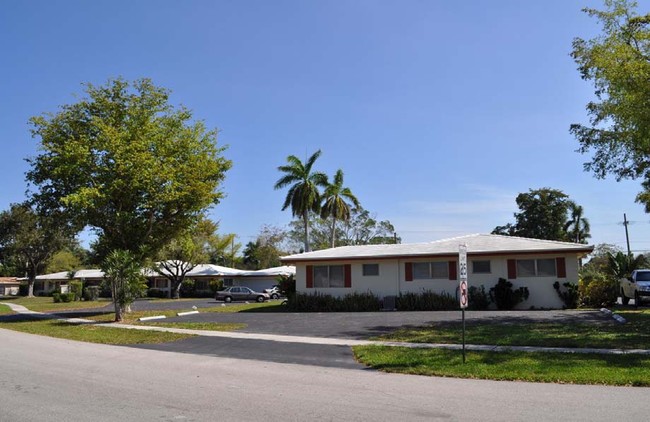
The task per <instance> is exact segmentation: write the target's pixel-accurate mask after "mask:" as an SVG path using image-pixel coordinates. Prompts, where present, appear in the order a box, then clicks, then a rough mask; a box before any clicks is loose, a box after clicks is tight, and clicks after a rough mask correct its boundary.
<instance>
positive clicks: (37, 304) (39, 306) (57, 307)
mask: <svg viewBox="0 0 650 422" xmlns="http://www.w3.org/2000/svg"><path fill="white" fill-rule="evenodd" d="M3 302H7V303H13V304H16V305H22V306H24V307H26V308H27V309H29V310H30V311H35V312H57V311H68V310H74V309H90V308H103V307H104V306H106V305H110V304H111V303H112V302H111V300H110V299H100V300H97V301H88V302H86V301H77V302H68V303H65V302H60V303H54V299H52V298H51V297H47V296H42V297H23V296H19V297H11V298H2V299H0V303H3Z"/></svg>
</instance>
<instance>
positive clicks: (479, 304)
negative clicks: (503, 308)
mask: <svg viewBox="0 0 650 422" xmlns="http://www.w3.org/2000/svg"><path fill="white" fill-rule="evenodd" d="M467 293H468V295H469V297H468V301H469V303H468V309H471V310H473V311H485V310H486V309H487V308H488V307H489V306H490V303H492V300H491V299H490V295H489V294H488V292H486V291H485V286H483V285H481V287H476V286H470V288H469V289H468V290H467Z"/></svg>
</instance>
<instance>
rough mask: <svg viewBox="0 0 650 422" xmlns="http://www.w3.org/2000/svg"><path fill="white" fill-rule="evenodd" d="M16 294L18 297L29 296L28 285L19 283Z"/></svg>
mask: <svg viewBox="0 0 650 422" xmlns="http://www.w3.org/2000/svg"><path fill="white" fill-rule="evenodd" d="M18 294H19V295H20V296H27V295H28V294H29V283H20V286H18Z"/></svg>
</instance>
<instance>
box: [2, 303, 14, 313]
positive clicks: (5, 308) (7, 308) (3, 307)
mask: <svg viewBox="0 0 650 422" xmlns="http://www.w3.org/2000/svg"><path fill="white" fill-rule="evenodd" d="M13 313H14V311H12V310H11V309H10V308H9V307H8V306H6V305H3V304H2V303H1V302H0V315H11V314H13Z"/></svg>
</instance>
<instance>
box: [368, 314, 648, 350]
mask: <svg viewBox="0 0 650 422" xmlns="http://www.w3.org/2000/svg"><path fill="white" fill-rule="evenodd" d="M617 313H619V314H620V315H621V316H623V317H624V318H626V319H627V321H628V322H627V323H625V324H619V323H617V322H615V321H614V320H611V321H610V320H609V319H607V320H604V321H603V322H600V323H598V322H597V323H577V324H572V323H560V322H508V323H499V322H498V321H489V322H484V321H476V322H471V321H470V322H468V323H467V329H466V332H465V341H466V342H467V343H470V344H489V345H498V346H540V347H576V348H582V347H586V348H617V349H618V348H620V349H637V348H638V349H645V348H647V347H648V345H650V310H625V311H619V312H617ZM461 330H462V328H461V324H460V323H458V322H445V323H435V324H431V325H428V326H423V327H415V328H411V327H410V328H404V329H399V330H396V331H394V332H392V333H388V334H385V335H382V336H380V337H377V338H376V339H379V340H387V341H402V342H410V343H448V344H460V343H461V341H462V340H461Z"/></svg>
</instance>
